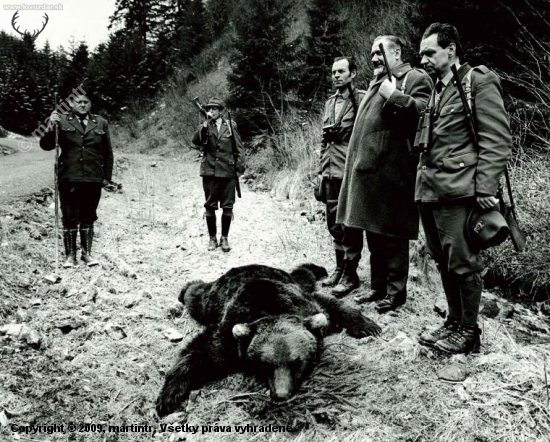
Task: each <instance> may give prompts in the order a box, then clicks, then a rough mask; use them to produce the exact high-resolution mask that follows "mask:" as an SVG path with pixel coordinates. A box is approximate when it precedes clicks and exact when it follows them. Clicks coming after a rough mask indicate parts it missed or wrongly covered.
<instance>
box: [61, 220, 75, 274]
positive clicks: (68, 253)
mask: <svg viewBox="0 0 550 442" xmlns="http://www.w3.org/2000/svg"><path fill="white" fill-rule="evenodd" d="M77 233H78V231H77V229H63V245H64V246H65V262H64V263H63V267H64V268H70V267H74V266H76V264H77V262H76V235H77Z"/></svg>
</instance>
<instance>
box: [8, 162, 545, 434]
mask: <svg viewBox="0 0 550 442" xmlns="http://www.w3.org/2000/svg"><path fill="white" fill-rule="evenodd" d="M116 156H117V159H118V161H117V164H118V168H117V174H116V175H115V180H116V181H120V182H122V184H123V186H124V193H122V194H104V198H103V199H102V201H101V204H100V210H99V217H100V222H98V225H97V240H96V248H95V250H96V255H97V257H98V258H100V259H101V261H102V265H101V266H100V267H96V268H85V267H83V266H82V265H79V266H78V267H77V268H76V269H73V270H65V271H60V272H59V273H60V275H61V276H62V281H61V283H59V284H55V285H48V284H47V283H45V282H44V281H43V279H42V276H43V275H44V274H45V273H48V272H50V271H51V269H52V268H51V264H52V262H53V256H54V255H53V253H52V250H53V238H52V236H51V231H52V219H53V218H52V217H53V210H52V209H51V208H43V207H41V206H38V207H30V208H28V207H26V206H25V207H14V208H11V209H9V208H8V209H7V211H4V212H1V213H0V220H1V221H2V225H3V232H4V234H3V237H2V242H1V246H0V269H1V268H2V265H4V266H5V269H6V272H9V273H5V274H4V275H2V270H0V276H4V277H7V276H8V274H9V276H10V277H11V276H12V274H16V273H20V279H18V280H17V281H18V283H17V284H11V285H10V284H7V285H6V286H5V288H4V290H6V293H7V294H8V296H7V297H6V298H5V301H4V303H5V305H7V306H8V307H6V308H7V309H8V311H11V312H12V313H10V315H9V319H10V320H11V322H14V323H26V324H28V325H29V326H30V327H31V328H32V329H34V330H35V331H37V332H38V333H39V335H40V336H41V337H42V346H41V348H40V349H39V350H35V349H32V348H29V346H28V345H27V344H25V343H22V342H19V341H16V340H13V339H7V338H5V337H2V336H0V358H1V359H2V362H3V363H4V364H3V365H2V366H3V368H2V369H1V370H0V424H2V410H4V409H7V410H8V411H9V412H8V414H7V415H6V413H4V416H7V417H6V418H5V419H4V422H6V419H8V420H7V422H8V424H10V425H11V424H17V425H46V424H64V425H65V429H67V425H68V424H69V423H71V422H72V423H75V424H76V425H77V426H80V424H90V425H93V424H100V425H103V427H101V428H103V429H105V428H107V427H105V426H107V425H112V426H116V427H117V428H118V429H120V428H122V426H130V425H138V424H147V425H150V426H151V427H152V428H153V429H155V431H156V434H155V435H154V436H153V435H152V433H150V432H148V433H146V434H138V433H136V432H130V431H129V432H119V433H115V432H106V433H104V432H101V431H100V432H94V431H92V430H91V428H92V427H87V428H88V430H86V427H85V426H84V427H83V432H78V431H77V432H76V433H72V434H69V433H67V432H65V433H56V434H52V435H46V434H38V435H31V436H23V435H22V436H21V437H20V439H16V437H15V436H16V435H17V434H16V433H14V432H13V431H12V430H10V428H11V427H10V426H9V425H8V426H7V427H4V428H2V429H1V430H0V440H1V441H2V442H4V441H6V442H7V441H12V440H30V441H49V442H51V441H55V442H57V441H79V442H80V441H81V442H88V441H90V442H95V441H98V442H99V441H101V442H115V441H116V442H119V441H128V442H133V441H137V440H151V439H152V440H155V441H167V442H168V441H169V442H173V441H176V440H186V441H210V440H212V441H218V440H223V441H244V440H252V439H253V440H255V441H278V440H287V439H286V437H284V436H282V435H279V434H275V433H272V434H270V433H260V432H250V433H247V434H244V435H243V434H237V433H235V432H234V431H233V432H232V433H231V434H224V435H221V434H217V433H214V432H211V431H206V432H205V433H204V434H201V431H199V432H198V433H197V434H195V435H194V434H190V433H181V434H176V433H173V432H169V431H167V432H161V431H159V429H160V428H161V427H160V425H161V424H178V423H179V424H184V425H185V424H186V423H188V424H190V425H199V426H203V425H204V426H207V425H212V426H214V425H219V426H222V425H223V426H231V427H232V428H234V426H235V425H246V424H247V423H251V424H254V425H268V424H275V423H278V422H277V421H276V420H275V419H276V418H275V417H273V416H274V415H273V414H268V415H265V414H263V415H262V414H261V413H260V412H258V410H256V411H255V412H252V411H250V408H247V407H250V406H251V405H253V404H252V402H253V401H252V400H251V399H250V400H246V394H247V392H249V391H250V389H251V388H252V389H256V390H258V388H260V387H258V386H255V387H254V386H251V384H250V381H249V378H247V377H246V376H243V375H240V374H239V375H235V376H231V377H230V378H228V379H226V380H223V381H219V382H215V383H211V384H209V385H208V386H207V387H205V388H204V389H203V390H202V391H201V394H200V396H199V397H198V398H197V399H196V401H195V402H193V403H192V404H190V406H189V407H188V409H187V411H186V412H183V413H179V414H178V415H172V416H169V417H167V418H165V419H164V420H162V421H159V420H158V418H157V417H156V415H155V412H154V403H155V399H156V396H157V394H158V392H159V390H160V387H161V385H162V382H163V379H164V374H165V372H166V370H167V369H168V368H170V367H171V366H172V364H173V361H174V359H175V357H176V354H177V350H178V348H179V347H181V345H182V343H178V344H176V343H171V342H170V341H169V340H168V339H167V338H166V336H165V332H166V331H167V330H168V329H171V328H173V329H176V330H177V331H178V332H180V333H182V334H183V335H184V337H185V339H184V342H185V341H186V340H187V339H189V338H190V337H191V336H193V335H194V334H195V333H196V332H197V330H198V327H197V325H196V324H195V323H194V322H193V321H191V320H190V319H189V317H188V316H187V313H186V312H182V308H181V305H180V304H179V303H177V301H176V300H177V295H178V291H179V289H180V288H181V287H182V286H183V284H184V283H185V282H186V281H188V280H191V279H205V280H213V279H215V278H217V277H218V276H220V275H221V274H222V273H224V272H225V271H227V270H228V269H230V268H231V267H234V266H238V265H244V264H251V263H256V264H267V265H273V266H276V267H281V268H284V269H290V268H292V267H293V266H294V265H296V264H299V263H301V262H308V261H312V262H315V263H317V264H320V265H325V266H327V267H329V268H330V267H331V266H332V263H331V260H332V252H331V241H330V239H329V235H328V233H327V232H326V229H325V226H324V225H323V223H322V222H313V223H310V222H308V221H307V219H306V217H305V216H301V212H302V211H306V212H308V213H311V212H315V210H316V208H317V206H315V205H314V206H311V207H305V208H300V207H296V206H294V207H293V206H291V205H290V204H288V203H287V202H286V201H279V200H275V199H274V198H272V197H271V196H270V194H268V193H254V192H251V191H249V190H248V189H247V188H246V187H245V188H244V189H243V198H242V199H240V200H238V201H237V203H236V205H235V220H234V223H233V225H232V229H231V233H230V244H231V246H232V248H233V249H232V251H231V252H229V253H223V252H222V251H221V250H217V251H215V252H208V251H206V247H207V242H208V236H207V234H206V226H205V222H204V220H203V219H202V213H203V207H202V204H203V193H202V188H201V185H200V178H199V177H198V164H197V163H195V162H193V161H192V158H193V157H194V156H195V155H188V156H185V155H182V156H178V157H176V158H168V157H158V158H154V157H148V156H144V155H129V154H128V155H125V156H124V155H120V154H117V155H116ZM308 204H309V203H308ZM312 204H313V203H312ZM367 261H368V260H367V259H363V263H365V262H367ZM360 276H361V277H362V278H363V279H364V280H367V279H368V278H367V268H366V265H365V264H362V267H360ZM0 282H1V281H0ZM0 287H2V286H1V284H0ZM366 289H367V286H366V285H365V286H364V287H363V290H366ZM438 290H439V289H438V286H437V285H435V284H433V283H430V282H429V281H427V280H426V279H425V278H424V277H422V275H420V273H419V272H418V271H417V270H416V268H415V267H413V268H412V269H411V285H410V295H411V296H410V298H411V299H410V300H409V302H408V303H407V304H406V305H405V306H404V307H403V308H402V309H401V310H400V311H399V313H396V314H391V315H384V316H380V315H377V314H376V313H374V308H373V306H365V307H363V308H364V310H365V312H366V314H368V315H369V316H370V317H372V318H373V319H375V320H376V321H377V322H378V323H379V324H381V325H382V326H383V329H384V331H383V334H382V337H381V338H380V339H376V340H373V339H365V340H361V341H357V340H354V339H351V338H349V337H347V336H345V335H337V336H335V337H331V338H329V339H328V340H327V343H328V349H327V351H329V352H332V353H331V354H336V353H337V354H338V355H339V357H340V361H341V362H342V364H341V366H344V367H345V366H346V365H345V363H344V361H351V362H352V363H353V364H355V366H356V368H357V370H358V371H356V373H357V374H356V377H357V376H359V378H357V379H355V380H354V381H353V382H352V383H351V384H348V382H349V378H347V377H346V376H347V375H348V373H346V372H345V370H344V372H343V373H342V370H341V367H340V374H339V376H342V381H341V382H340V381H338V380H337V382H336V384H338V385H339V388H340V389H345V391H349V397H348V401H349V404H348V405H346V407H347V408H345V410H346V411H345V412H340V411H337V410H336V409H334V406H335V404H334V403H333V402H331V401H330V399H326V398H324V397H323V398H312V399H311V400H312V401H317V402H316V403H318V405H316V406H315V408H316V414H315V417H313V415H312V414H311V413H310V411H307V412H305V413H302V412H300V413H302V414H304V416H303V417H304V419H305V422H308V423H309V429H308V428H307V427H305V428H304V429H303V431H301V432H298V433H296V434H295V435H294V436H293V439H294V440H296V441H299V442H303V441H306V440H307V441H349V442H355V441H356V442H360V441H361V442H362V441H370V440H373V441H375V440H376V441H408V440H425V441H431V440H440V441H452V440H457V441H458V440H480V441H482V440H492V439H493V438H497V437H499V436H502V437H501V440H511V437H516V438H521V437H524V439H525V440H536V439H537V438H539V437H540V435H541V434H544V431H546V429H547V428H548V425H549V424H550V418H549V417H548V416H549V414H548V413H549V411H548V408H547V406H545V405H544V401H545V400H546V399H545V393H544V376H543V371H542V370H543V369H542V367H543V365H544V363H545V361H550V347H548V346H544V345H541V346H535V345H532V346H527V345H526V346H523V345H518V344H517V343H516V341H515V340H514V339H513V337H512V336H511V335H510V333H509V331H508V326H509V324H508V323H504V322H502V321H501V320H499V319H498V318H495V319H487V318H484V320H483V331H484V343H483V350H482V354H481V355H478V356H470V357H468V358H464V361H463V362H465V364H466V365H465V366H466V367H467V369H468V370H469V372H470V375H469V377H468V380H467V382H464V383H460V384H458V385H453V384H449V383H444V382H441V381H440V380H438V379H437V376H436V375H435V373H436V371H437V370H438V369H439V368H441V367H443V366H445V365H446V364H448V359H446V358H444V359H442V358H440V357H438V356H437V355H435V354H434V353H432V352H431V351H429V350H426V349H424V348H422V347H420V346H419V345H418V344H417V342H416V340H415V336H416V335H417V334H418V332H419V331H421V330H422V329H423V328H424V327H425V326H426V325H434V324H438V323H440V322H441V319H440V318H438V317H437V316H436V315H435V314H434V313H433V311H432V306H433V299H434V297H436V296H435V295H434V292H435V293H437V292H438ZM10 293H12V295H11V296H10ZM16 293H18V294H19V295H17V296H16V295H15V294H16ZM3 294H4V293H3ZM487 296H490V295H489V294H488V295H487ZM349 302H352V301H351V300H350V301H349ZM1 312H2V305H0V314H1ZM0 326H2V324H1V323H0ZM544 333H546V331H545V330H544V328H541V329H540V334H541V335H543V336H544ZM337 369H338V367H335V366H334V364H333V372H336V371H337ZM519 373H521V374H519ZM325 376H329V378H326V377H325V378H323V376H320V375H319V376H316V377H315V376H314V377H312V379H311V383H310V384H309V385H310V387H309V388H312V387H311V386H312V385H314V386H316V388H322V387H323V385H324V384H325V383H328V381H327V379H330V376H331V375H330V374H326V373H325ZM323 379H325V381H323ZM525 382H528V383H529V385H530V387H529V388H527V389H525V388H524V387H523V386H525ZM518 385H521V386H522V387H521V388H522V389H523V390H521V391H522V393H521V395H520V397H519V399H518V392H517V388H520V387H518ZM256 390H255V391H256ZM260 391H265V389H264V390H260ZM241 393H244V394H245V396H244V397H245V400H244V401H243V399H242V398H241V399H240V400H238V401H236V400H235V398H236V397H237V395H239V394H241ZM333 396H334V395H333ZM340 405H341V404H340ZM292 406H293V405H289V406H288V407H287V408H289V409H292ZM294 406H296V403H294ZM317 412H318V413H317ZM296 413H297V419H298V418H301V417H302V416H301V415H300V416H298V415H299V414H300V413H298V411H296ZM262 416H263V417H262ZM266 416H267V417H266ZM327 416H328V418H327ZM296 422H298V421H296V420H294V421H292V423H293V424H294V425H295V424H296ZM465 422H467V425H465V424H464V423H465ZM94 428H96V427H94ZM96 429H97V428H96ZM506 435H508V436H510V435H512V436H510V437H508V436H506ZM518 440H519V439H518ZM539 440H542V439H539Z"/></svg>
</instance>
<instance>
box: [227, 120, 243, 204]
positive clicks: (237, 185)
mask: <svg viewBox="0 0 550 442" xmlns="http://www.w3.org/2000/svg"><path fill="white" fill-rule="evenodd" d="M227 117H228V118H229V121H228V122H227V128H228V129H229V136H230V137H231V150H232V151H233V163H234V166H235V189H236V190H237V195H238V197H239V198H241V183H239V173H238V172H237V160H238V159H239V152H238V151H237V140H235V134H234V133H233V127H232V126H231V112H230V111H229V110H228V111H227Z"/></svg>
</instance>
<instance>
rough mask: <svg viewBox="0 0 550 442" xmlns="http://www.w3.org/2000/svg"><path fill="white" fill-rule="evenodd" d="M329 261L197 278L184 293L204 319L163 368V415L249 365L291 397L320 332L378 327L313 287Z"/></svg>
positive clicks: (365, 331)
mask: <svg viewBox="0 0 550 442" xmlns="http://www.w3.org/2000/svg"><path fill="white" fill-rule="evenodd" d="M326 275H327V272H326V270H325V269H324V268H322V267H319V266H316V265H314V264H304V265H301V266H299V267H298V268H296V269H295V270H293V271H292V272H291V273H290V274H289V273H287V272H285V271H283V270H279V269H276V268H273V267H267V266H263V265H248V266H243V267H237V268H233V269H231V270H229V271H228V272H227V273H225V274H224V275H222V276H221V277H220V278H218V279H217V280H216V281H213V282H202V281H194V282H191V283H188V284H186V285H185V287H183V289H182V290H181V293H180V296H179V300H180V301H181V302H182V303H184V304H185V306H186V307H187V310H188V311H189V313H190V315H191V317H193V319H195V320H196V321H197V322H199V323H200V324H202V325H204V326H205V329H204V330H203V331H202V332H201V333H200V334H199V335H198V336H196V337H195V338H194V339H193V340H192V341H191V342H190V343H189V344H188V345H187V346H186V347H185V348H183V350H182V351H181V353H180V356H179V358H178V360H177V362H176V364H175V365H174V367H172V369H171V370H170V371H169V372H168V373H167V374H166V380H165V382H164V386H163V388H162V390H161V392H160V394H159V397H158V399H157V406H156V408H157V413H158V415H159V416H165V415H167V414H170V413H172V412H174V411H175V410H176V409H177V407H178V406H179V405H180V404H181V403H182V402H183V401H185V400H186V399H187V398H188V396H189V392H190V391H191V390H193V389H197V388H200V387H202V386H203V385H204V384H205V383H207V382H208V381H211V380H213V379H216V378H220V377H224V376H227V375H228V374H231V373H235V372H238V371H248V372H251V373H253V374H254V375H256V376H257V377H259V378H260V379H261V380H263V381H265V382H266V383H267V384H268V385H269V390H270V393H271V397H272V399H273V400H285V399H288V398H289V397H290V396H291V395H292V394H293V393H294V392H295V391H297V389H298V388H299V387H300V385H301V383H302V380H303V379H304V376H306V375H307V374H308V373H309V372H310V371H311V369H312V368H313V366H314V365H315V363H316V362H317V360H318V357H319V354H320V351H321V349H322V342H323V337H324V336H326V335H327V334H328V333H330V332H334V331H336V330H339V329H341V328H346V329H347V332H348V334H349V335H350V336H353V337H355V338H361V337H363V336H369V335H378V334H379V333H380V331H381V330H380V327H379V326H378V325H376V324H375V323H374V322H373V321H372V320H370V319H369V318H367V317H365V316H364V315H363V314H362V313H361V311H360V310H358V309H357V308H354V307H351V306H348V305H345V304H344V303H343V302H342V301H340V300H338V299H336V298H334V297H331V296H326V295H321V294H319V293H317V292H316V281H317V280H319V279H321V278H323V277H325V276H326Z"/></svg>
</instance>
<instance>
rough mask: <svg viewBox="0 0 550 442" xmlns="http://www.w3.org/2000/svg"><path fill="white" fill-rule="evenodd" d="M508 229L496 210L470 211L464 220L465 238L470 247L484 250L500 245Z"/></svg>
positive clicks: (508, 231)
mask: <svg viewBox="0 0 550 442" xmlns="http://www.w3.org/2000/svg"><path fill="white" fill-rule="evenodd" d="M509 234H510V228H509V227H508V224H507V223H506V219H504V216H502V213H500V212H499V211H498V210H494V209H491V210H484V209H481V208H479V207H475V208H473V209H472V211H471V212H470V214H469V215H468V219H467V220H466V237H467V238H468V242H469V243H470V245H471V246H473V247H475V248H478V249H481V250H484V249H488V248H489V247H495V246H498V245H499V244H502V243H503V242H504V241H505V240H506V238H508V235H509Z"/></svg>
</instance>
